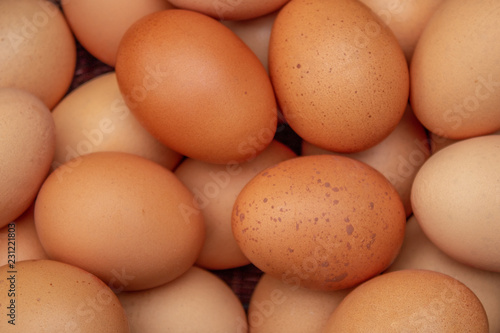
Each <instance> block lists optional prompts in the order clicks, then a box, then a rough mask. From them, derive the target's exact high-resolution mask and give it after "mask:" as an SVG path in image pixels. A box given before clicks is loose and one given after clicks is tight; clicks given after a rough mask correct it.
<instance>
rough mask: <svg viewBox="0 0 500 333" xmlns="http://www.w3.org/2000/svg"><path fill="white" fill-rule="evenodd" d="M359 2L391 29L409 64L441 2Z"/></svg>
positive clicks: (412, 0) (379, 0) (409, 0)
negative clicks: (416, 46) (423, 32)
mask: <svg viewBox="0 0 500 333" xmlns="http://www.w3.org/2000/svg"><path fill="white" fill-rule="evenodd" d="M361 2H363V3H364V4H365V5H367V6H368V7H370V9H371V10H373V12H374V13H375V14H377V15H378V16H379V17H380V18H381V19H382V21H384V23H386V24H387V25H388V26H389V28H391V30H392V32H393V33H394V36H396V38H397V40H398V42H399V45H401V48H402V49H403V52H404V53H405V56H406V60H407V61H408V63H410V61H411V57H412V55H413V51H414V49H415V45H416V44H417V42H418V39H419V37H420V35H421V34H422V31H423V30H424V28H425V26H426V24H427V22H428V21H429V19H430V18H431V17H432V15H433V14H434V12H435V11H436V9H437V7H438V6H439V5H440V4H441V3H442V2H443V0H419V1H415V0H397V1H389V0H361Z"/></svg>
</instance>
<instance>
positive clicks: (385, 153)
mask: <svg viewBox="0 0 500 333" xmlns="http://www.w3.org/2000/svg"><path fill="white" fill-rule="evenodd" d="M319 154H337V155H343V156H346V157H350V158H354V159H356V160H358V161H361V162H364V163H366V164H368V165H370V166H371V167H373V168H375V169H376V170H378V171H379V172H381V173H382V174H383V175H384V176H385V177H386V178H387V179H388V180H389V181H390V182H391V184H392V185H394V187H395V188H396V190H397V191H398V193H399V195H400V196H401V199H402V200H403V204H404V206H405V211H406V216H407V217H408V216H410V215H411V213H412V208H411V200H410V196H411V186H412V184H413V180H414V179H415V176H416V174H417V172H418V170H419V169H420V167H421V166H422V164H424V162H425V161H426V160H427V158H428V157H429V155H430V149H429V143H428V140H427V133H426V132H425V129H424V128H423V126H422V125H421V124H420V122H419V121H418V120H417V118H416V117H415V115H414V114H413V111H412V110H411V107H410V106H408V107H407V108H406V111H405V114H404V115H403V118H402V119H401V121H400V122H399V123H398V125H397V126H396V128H395V129H394V131H392V132H391V134H389V136H388V137H387V138H385V139H384V140H382V142H380V143H379V144H377V145H375V146H374V147H372V148H369V149H367V150H364V151H362V152H359V153H352V154H340V153H335V152H331V151H328V150H325V149H322V148H319V147H317V146H315V145H312V144H310V143H308V142H307V141H303V142H302V155H319Z"/></svg>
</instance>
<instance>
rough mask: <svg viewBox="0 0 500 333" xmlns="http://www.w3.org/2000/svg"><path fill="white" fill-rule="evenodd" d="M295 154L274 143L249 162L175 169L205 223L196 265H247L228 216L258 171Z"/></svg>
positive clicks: (189, 162)
mask: <svg viewBox="0 0 500 333" xmlns="http://www.w3.org/2000/svg"><path fill="white" fill-rule="evenodd" d="M295 156H296V155H295V153H294V152H293V151H292V150H291V149H290V148H288V147H287V146H285V145H284V144H282V143H280V142H278V141H273V142H271V144H270V145H269V146H268V147H267V148H266V149H265V150H264V151H262V152H260V153H259V154H256V155H255V156H254V158H253V159H252V160H250V161H248V162H245V163H240V164H232V165H220V164H212V163H207V162H202V161H199V160H194V159H190V158H188V159H186V160H184V161H183V162H182V163H181V165H179V166H178V167H177V168H176V169H175V175H176V176H177V177H178V178H179V180H180V181H182V183H183V184H184V185H186V186H187V187H188V188H189V189H190V190H191V192H193V194H194V200H195V202H194V206H195V207H198V208H199V209H200V211H201V213H202V214H203V220H204V221H205V230H206V236H205V241H204V243H203V248H202V250H201V253H200V255H199V256H198V259H197V260H196V264H197V265H199V266H201V267H205V268H208V269H229V268H235V267H239V266H244V265H248V264H249V263H250V262H249V261H248V259H247V258H246V257H245V255H244V254H243V253H242V252H241V250H240V248H239V247H238V244H237V243H236V241H235V239H234V237H233V233H232V231H231V213H232V209H233V205H234V202H235V201H236V197H237V196H238V194H239V193H240V191H241V189H242V188H243V187H244V186H245V185H246V184H247V183H248V182H249V181H250V180H251V179H252V178H253V177H254V176H255V175H257V174H258V173H259V172H260V171H262V170H263V169H265V168H267V167H269V166H272V165H274V164H276V163H279V162H281V161H284V160H286V159H289V158H292V157H295Z"/></svg>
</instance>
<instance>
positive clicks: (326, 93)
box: [269, 0, 409, 153]
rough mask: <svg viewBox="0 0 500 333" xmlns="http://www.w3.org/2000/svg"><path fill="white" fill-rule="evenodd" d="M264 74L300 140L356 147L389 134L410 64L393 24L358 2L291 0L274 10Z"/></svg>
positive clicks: (404, 98)
mask: <svg viewBox="0 0 500 333" xmlns="http://www.w3.org/2000/svg"><path fill="white" fill-rule="evenodd" d="M269 73H270V76H271V80H272V83H273V86H274V89H275V92H276V96H277V99H278V103H279V106H280V108H281V110H282V112H283V115H284V116H285V119H286V121H287V122H288V124H289V125H290V126H291V127H292V129H293V130H294V131H295V132H297V134H298V135H299V136H300V137H301V138H303V139H304V140H306V141H308V142H310V143H312V144H314V145H316V146H318V147H320V148H323V149H327V150H331V151H337V152H343V153H353V152H359V151H362V150H366V149H368V148H370V147H373V146H374V145H376V144H377V143H379V142H381V141H382V140H383V139H384V138H386V137H387V136H388V135H389V134H390V133H391V132H392V131H393V130H394V128H395V127H396V126H397V124H398V122H399V121H400V120H401V118H402V116H403V113H404V111H405V108H406V105H407V104H408V94H409V76H408V65H407V63H406V59H405V57H404V54H403V51H402V50H401V47H400V46H399V44H398V41H397V40H396V38H395V37H394V35H393V33H392V32H391V30H390V29H389V28H388V27H387V26H386V25H385V24H384V23H383V22H382V21H381V20H380V19H379V18H378V17H377V16H376V15H375V14H374V13H373V12H372V11H371V10H370V9H369V8H368V7H366V6H365V5H363V4H362V3H360V2H359V1H356V0H336V1H331V0H319V1H314V2H311V1H308V0H292V1H290V2H288V3H287V4H286V5H285V6H284V7H283V8H282V9H281V10H280V11H279V13H278V16H277V17H276V20H275V22H274V25H273V28H272V31H271V38H270V42H269Z"/></svg>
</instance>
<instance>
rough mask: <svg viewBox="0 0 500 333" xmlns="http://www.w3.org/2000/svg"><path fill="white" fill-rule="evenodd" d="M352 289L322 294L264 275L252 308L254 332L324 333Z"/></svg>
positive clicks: (252, 330) (250, 311) (250, 308)
mask: <svg viewBox="0 0 500 333" xmlns="http://www.w3.org/2000/svg"><path fill="white" fill-rule="evenodd" d="M349 291H350V289H344V290H337V291H319V290H311V289H306V288H301V287H300V286H299V285H291V284H288V283H285V282H283V281H282V280H279V279H275V278H273V277H271V276H270V275H268V274H264V275H263V276H262V277H261V279H260V280H259V282H258V284H257V285H256V287H255V289H254V292H253V294H252V298H251V300H250V306H249V309H248V323H249V325H250V332H252V333H299V332H308V333H321V332H322V330H323V327H324V326H325V324H326V322H327V320H328V319H329V318H330V316H331V314H332V313H333V311H334V310H335V308H336V307H337V305H338V304H339V303H340V302H341V301H342V299H343V298H344V297H345V296H346V295H347V294H348V293H349Z"/></svg>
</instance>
